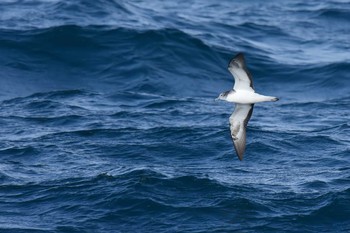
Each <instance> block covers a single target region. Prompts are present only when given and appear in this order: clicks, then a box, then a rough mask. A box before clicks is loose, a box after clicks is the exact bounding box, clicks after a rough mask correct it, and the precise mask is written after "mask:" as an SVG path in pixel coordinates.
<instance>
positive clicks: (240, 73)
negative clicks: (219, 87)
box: [228, 53, 254, 92]
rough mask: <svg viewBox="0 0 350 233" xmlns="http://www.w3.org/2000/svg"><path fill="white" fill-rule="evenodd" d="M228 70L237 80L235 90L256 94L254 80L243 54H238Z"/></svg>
mask: <svg viewBox="0 0 350 233" xmlns="http://www.w3.org/2000/svg"><path fill="white" fill-rule="evenodd" d="M228 70H229V71H230V72H231V74H232V75H233V77H234V79H235V85H234V86H233V89H234V90H236V91H237V90H246V91H252V92H254V87H253V79H252V76H251V74H250V72H249V70H248V69H247V67H246V65H245V61H244V55H243V53H238V54H237V55H236V56H235V57H234V58H232V60H231V61H230V63H229V64H228Z"/></svg>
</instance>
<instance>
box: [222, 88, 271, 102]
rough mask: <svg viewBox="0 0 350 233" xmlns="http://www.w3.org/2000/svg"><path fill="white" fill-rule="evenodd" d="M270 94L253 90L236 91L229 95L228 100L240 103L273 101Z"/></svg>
mask: <svg viewBox="0 0 350 233" xmlns="http://www.w3.org/2000/svg"><path fill="white" fill-rule="evenodd" d="M270 98H271V97H270V96H264V95H260V94H258V93H255V92H251V91H243V90H242V91H236V92H235V93H234V94H233V95H229V96H228V98H227V101H229V102H234V103H238V104H253V103H258V102H264V101H271V100H270Z"/></svg>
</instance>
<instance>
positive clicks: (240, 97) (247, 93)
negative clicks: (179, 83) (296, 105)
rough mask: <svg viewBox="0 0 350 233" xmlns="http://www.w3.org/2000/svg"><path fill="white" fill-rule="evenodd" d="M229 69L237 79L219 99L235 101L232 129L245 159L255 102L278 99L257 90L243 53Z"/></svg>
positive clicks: (234, 139)
mask: <svg viewBox="0 0 350 233" xmlns="http://www.w3.org/2000/svg"><path fill="white" fill-rule="evenodd" d="M228 70H229V71H230V73H231V74H232V75H233V77H234V79H235V85H234V86H233V89H232V90H229V91H225V92H223V93H221V94H220V95H219V97H218V98H217V99H219V100H225V101H228V102H232V103H235V104H236V106H235V110H234V112H233V113H232V115H231V116H230V119H229V121H230V131H231V138H232V141H233V145H234V148H235V150H236V153H237V156H238V158H239V160H242V159H243V155H244V151H245V147H246V128H247V124H248V121H249V119H250V117H251V116H252V113H253V108H254V104H255V103H259V102H267V101H277V100H278V98H276V97H273V96H265V95H260V94H258V93H256V92H255V90H254V87H253V79H252V76H251V74H250V72H249V70H248V69H247V66H246V64H245V60H244V55H243V53H238V54H237V55H236V56H235V57H234V58H232V60H231V61H230V62H229V64H228Z"/></svg>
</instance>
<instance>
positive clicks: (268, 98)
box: [266, 96, 279, 102]
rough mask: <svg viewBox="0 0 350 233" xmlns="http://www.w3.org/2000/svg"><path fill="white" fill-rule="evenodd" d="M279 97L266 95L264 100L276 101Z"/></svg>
mask: <svg viewBox="0 0 350 233" xmlns="http://www.w3.org/2000/svg"><path fill="white" fill-rule="evenodd" d="M277 100H279V98H277V97H274V96H266V101H271V102H276V101H277Z"/></svg>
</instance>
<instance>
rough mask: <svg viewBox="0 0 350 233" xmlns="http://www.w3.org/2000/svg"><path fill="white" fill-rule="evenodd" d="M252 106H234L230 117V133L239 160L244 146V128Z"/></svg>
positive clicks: (251, 111)
mask: <svg viewBox="0 0 350 233" xmlns="http://www.w3.org/2000/svg"><path fill="white" fill-rule="evenodd" d="M253 108H254V104H236V107H235V111H234V112H233V113H232V115H231V116H230V131H231V137H232V141H233V145H234V147H235V150H236V153H237V156H238V158H239V160H242V159H243V155H244V151H245V146H246V127H247V124H248V121H249V119H250V117H251V116H252V113H253Z"/></svg>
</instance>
